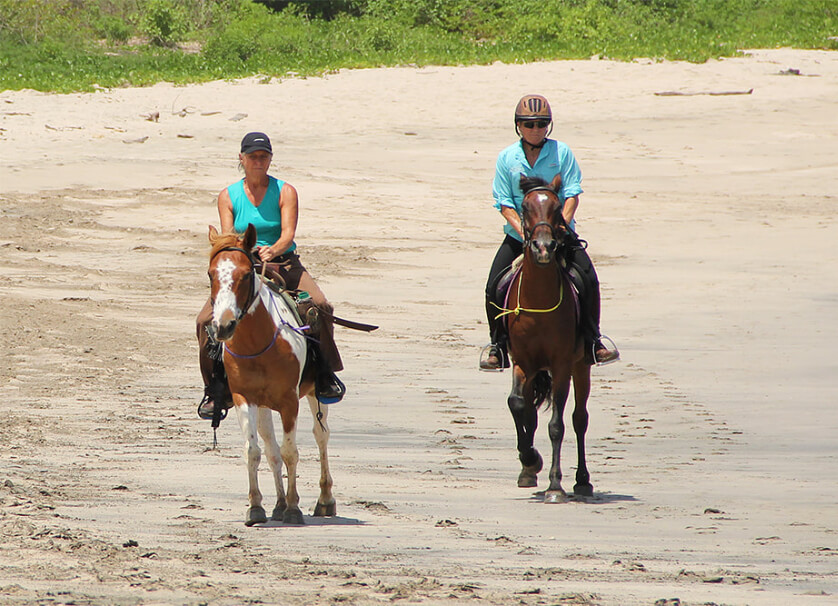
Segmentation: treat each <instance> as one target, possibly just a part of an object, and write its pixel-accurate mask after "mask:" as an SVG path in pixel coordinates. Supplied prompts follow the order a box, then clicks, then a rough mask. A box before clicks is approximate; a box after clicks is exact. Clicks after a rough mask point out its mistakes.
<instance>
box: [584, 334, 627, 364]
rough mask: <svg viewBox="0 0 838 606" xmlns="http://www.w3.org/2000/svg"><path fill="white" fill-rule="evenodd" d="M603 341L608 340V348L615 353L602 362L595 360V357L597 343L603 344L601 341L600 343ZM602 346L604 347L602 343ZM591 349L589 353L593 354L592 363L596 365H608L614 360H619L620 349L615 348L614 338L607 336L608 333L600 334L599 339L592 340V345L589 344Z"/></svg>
mask: <svg viewBox="0 0 838 606" xmlns="http://www.w3.org/2000/svg"><path fill="white" fill-rule="evenodd" d="M603 341H608V342H609V343H610V344H611V347H610V350H611V351H613V352H614V353H616V354H617V355H616V356H614V357H613V358H612V359H610V360H605V361H604V362H597V359H596V350H597V345H603V343H602V342H603ZM603 347H604V345H603ZM606 349H609V348H606ZM591 350H592V351H591V353H592V354H593V360H594V364H595V365H596V366H608V365H609V364H613V363H614V362H619V361H620V350H619V349H617V344H616V343H614V340H613V339H612V338H611V337H609V336H608V335H600V336H599V339H597V340H596V341H594V343H593V345H591Z"/></svg>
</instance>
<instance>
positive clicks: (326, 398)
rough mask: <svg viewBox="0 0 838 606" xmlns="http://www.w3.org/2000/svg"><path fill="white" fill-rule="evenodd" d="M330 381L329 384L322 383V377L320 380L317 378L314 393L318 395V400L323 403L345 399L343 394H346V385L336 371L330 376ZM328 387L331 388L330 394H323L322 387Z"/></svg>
mask: <svg viewBox="0 0 838 606" xmlns="http://www.w3.org/2000/svg"><path fill="white" fill-rule="evenodd" d="M328 382H329V385H322V383H323V379H322V378H321V379H320V380H315V382H314V394H315V396H316V397H317V401H318V402H320V403H321V404H337V403H338V402H340V401H341V400H343V396H345V395H346V385H344V384H343V381H341V380H340V379H339V378H338V376H337V375H336V374H335V373H331V376H329V377H328ZM326 387H329V388H331V393H330V394H329V395H323V394H322V393H321V389H325V388H326Z"/></svg>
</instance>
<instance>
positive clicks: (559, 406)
mask: <svg viewBox="0 0 838 606" xmlns="http://www.w3.org/2000/svg"><path fill="white" fill-rule="evenodd" d="M569 392H570V375H569V374H568V372H567V371H565V372H556V371H554V372H553V416H552V417H551V418H550V423H549V424H548V425H547V428H548V432H549V434H550V444H551V445H552V448H553V458H552V463H551V464H550V487H549V488H547V492H546V493H544V502H545V503H563V502H564V501H566V500H567V493H565V491H564V489H563V488H562V441H563V440H564V407H565V403H566V402H567V396H568V393H569Z"/></svg>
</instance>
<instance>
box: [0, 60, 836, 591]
mask: <svg viewBox="0 0 838 606" xmlns="http://www.w3.org/2000/svg"><path fill="white" fill-rule="evenodd" d="M789 70H797V73H794V72H789ZM530 92H539V93H542V94H544V95H546V96H547V97H548V98H549V99H550V100H551V102H552V104H553V108H554V113H555V117H556V120H555V130H554V132H553V136H554V137H555V138H558V139H560V140H562V141H565V142H566V143H568V144H569V145H570V146H571V148H572V149H573V150H574V152H575V153H576V156H577V158H578V160H579V162H580V164H581V167H582V170H583V175H584V182H583V187H584V188H585V193H584V194H583V196H582V199H581V205H580V209H579V212H578V214H577V219H578V223H579V225H578V229H579V232H580V233H581V235H582V236H583V237H584V238H585V239H586V240H588V241H589V243H590V248H589V252H590V253H591V256H592V258H593V259H594V261H595V263H596V265H597V268H598V271H599V276H600V280H601V282H602V293H603V299H604V303H603V307H604V311H603V322H602V328H603V331H604V332H605V333H607V334H608V335H609V336H611V337H612V338H613V339H614V340H615V341H616V342H617V344H618V345H619V347H620V350H621V352H622V361H621V362H620V363H618V364H614V365H610V366H606V367H602V368H595V369H594V371H593V390H592V394H591V398H590V402H589V409H590V411H591V422H590V429H589V431H588V439H587V443H588V462H589V467H590V470H591V475H592V482H593V484H594V491H595V493H594V496H593V497H592V498H590V499H572V500H570V501H569V502H567V503H563V504H557V505H549V504H545V503H543V502H542V499H541V498H540V495H539V493H538V489H519V488H517V486H516V478H517V474H518V470H519V464H518V461H517V453H516V451H515V435H514V428H513V424H512V419H511V416H510V414H509V411H508V410H507V406H506V397H507V394H508V392H509V388H510V384H511V375H510V373H509V372H505V373H494V374H493V373H481V372H478V371H477V358H478V353H479V350H480V348H481V347H482V346H483V345H484V344H485V343H486V341H487V329H486V323H485V318H484V313H483V295H482V292H483V286H484V281H485V278H486V274H487V272H488V268H489V264H490V262H491V259H492V257H493V255H494V252H495V249H496V247H497V245H498V244H499V242H500V240H501V237H502V236H501V220H500V216H499V214H498V213H497V212H496V211H495V210H494V209H493V208H492V205H491V179H492V175H493V171H494V162H495V158H496V155H497V152H498V151H499V150H500V149H501V148H503V147H504V146H506V145H508V144H509V143H511V142H512V141H513V140H514V137H515V135H514V131H513V127H512V114H513V108H514V106H515V102H516V101H517V99H518V98H519V97H520V96H521V95H523V94H525V93H530ZM660 93H664V94H660ZM719 93H729V94H719ZM836 99H838V53H835V52H818V51H796V50H786V49H777V50H770V51H749V52H747V53H746V54H745V56H743V57H739V58H733V59H724V60H720V61H710V62H707V63H705V64H700V65H694V64H688V63H655V62H652V61H645V60H640V61H634V62H630V63H616V62H611V61H601V60H590V61H561V62H545V63H533V64H527V65H503V64H495V65H490V66H478V67H403V68H396V69H373V70H359V71H342V72H339V73H335V74H329V75H326V76H324V77H322V78H308V79H286V80H281V81H280V80H277V79H267V78H261V79H260V78H252V79H247V80H241V81H234V82H212V83H207V84H202V85H190V86H179V87H176V86H172V85H170V84H160V85H156V86H152V87H148V88H139V89H119V90H105V89H103V90H100V91H97V92H95V93H92V94H71V95H54V94H42V93H38V92H34V91H20V92H11V91H5V92H2V93H0V159H1V160H2V161H1V162H0V184H2V187H1V188H0V191H2V193H0V199H2V206H1V207H0V213H2V214H0V217H2V221H0V301H2V305H3V310H2V313H1V314H0V329H2V333H0V334H2V335H3V337H4V342H5V343H6V344H7V350H6V353H5V354H4V355H3V356H2V358H0V395H1V396H2V402H3V404H2V408H1V409H0V410H2V420H0V461H2V467H0V536H2V541H0V603H3V604H213V605H215V604H219V605H222V604H224V605H226V604H253V603H264V604H289V605H298V604H358V605H367V604H388V603H403V604H448V603H454V602H459V601H463V602H469V603H480V604H504V605H506V604H522V605H536V604H548V605H556V604H595V605H621V606H622V605H633V604H647V605H652V604H656V605H668V606H673V605H675V604H679V603H680V604H683V605H687V604H737V605H738V604H777V605H787V604H807V605H808V604H816V605H819V606H820V605H825V604H834V603H836V600H838V597H836V596H838V515H837V514H836V512H838V507H836V506H838V459H837V457H836V436H838V414H836V412H835V405H836V402H837V401H838V397H836V396H838V380H836V376H838V362H836V353H838V351H836V343H838V263H836V260H837V259H836V256H838V254H836V253H838V245H837V244H836V241H838V228H836V223H835V221H834V219H833V215H834V213H835V210H836V205H838V117H836V116H838V114H836V109H835V107H836V104H835V100H836ZM250 130H262V131H265V132H267V133H269V134H270V135H271V137H272V138H273V141H274V148H275V156H274V163H273V169H272V172H273V174H275V175H276V176H279V177H281V178H285V179H287V180H288V181H289V182H291V183H292V184H293V185H295V187H296V188H297V190H298V191H299V193H300V200H301V212H302V214H301V220H300V225H299V230H298V238H297V243H298V245H299V249H300V252H301V255H302V258H303V261H304V263H305V264H306V265H307V266H308V268H309V269H310V271H311V272H312V274H313V275H314V276H315V277H316V278H317V279H318V281H319V283H320V285H321V287H322V288H323V290H324V291H325V292H326V293H327V295H328V297H329V299H330V300H331V301H332V303H333V304H334V305H335V308H336V311H337V313H338V314H339V315H341V316H343V317H346V318H349V319H354V320H358V321H361V322H368V323H373V324H377V325H379V326H380V329H379V330H378V331H376V332H374V333H370V334H366V333H361V332H356V331H352V330H347V329H343V328H338V329H337V335H336V338H337V341H338V344H339V346H340V348H341V351H342V354H343V358H344V361H345V364H346V370H345V371H344V372H343V373H341V376H342V378H343V379H344V381H345V383H346V384H347V386H348V389H349V393H348V395H347V397H346V398H345V400H344V401H343V402H341V403H340V404H337V405H334V406H332V408H331V413H330V415H331V416H330V422H331V428H332V439H331V443H330V453H331V463H332V473H333V476H334V479H335V494H336V498H337V501H338V505H337V507H338V515H337V517H335V518H331V519H315V518H313V517H312V516H311V515H310V514H311V512H312V508H313V506H314V501H315V498H316V495H317V479H318V476H317V459H316V447H315V444H314V440H313V437H312V435H311V419H310V417H309V416H308V414H307V412H306V414H304V415H302V416H301V421H300V428H299V434H298V438H299V447H300V454H301V466H300V478H299V481H300V490H301V494H302V506H303V510H304V513H305V514H306V515H305V518H306V519H305V521H306V525H305V526H303V527H293V526H284V525H282V524H279V523H270V524H267V525H265V526H255V527H252V528H246V527H245V526H244V524H243V521H244V512H245V508H246V505H247V501H246V484H247V480H246V476H245V466H244V459H243V456H242V455H243V439H242V437H241V433H240V430H239V428H238V424H237V421H236V419H235V415H231V416H230V418H228V419H227V420H225V421H224V422H223V423H222V425H221V427H220V428H219V431H218V448H217V449H212V448H211V446H212V439H213V434H212V430H211V429H210V425H209V422H207V421H202V420H200V419H198V417H197V416H196V414H195V408H196V405H197V403H198V400H199V399H200V395H201V383H200V377H199V374H198V367H197V345H196V343H195V339H194V324H193V320H194V316H195V314H196V313H197V311H198V309H199V308H200V306H201V305H202V303H203V301H204V300H205V298H206V296H207V292H208V283H207V278H206V274H205V272H206V266H207V257H206V253H207V250H208V245H207V236H206V234H207V226H208V225H209V224H216V225H217V223H218V219H217V215H216V210H215V203H214V201H215V196H216V195H217V193H218V191H219V190H220V189H221V188H222V187H225V186H226V185H227V184H228V183H230V182H232V181H234V180H235V179H237V178H238V175H239V174H238V173H237V170H236V163H237V160H236V156H237V151H238V143H239V141H240V139H241V136H242V135H243V134H244V133H245V132H247V131H250ZM303 410H304V412H305V408H304V409H303ZM547 418H548V417H547V416H546V414H543V415H542V423H541V427H540V428H539V431H538V434H537V436H536V443H537V445H538V447H539V448H540V449H541V451H542V453H545V454H546V453H547V452H548V451H549V447H548V444H549V439H548V436H547V428H546V424H547ZM574 451H575V439H574V437H573V435H572V432H568V436H567V438H566V441H565V448H564V459H563V461H564V466H563V468H564V475H565V487H566V488H568V489H570V488H571V486H572V477H573V472H574V469H575V456H574ZM263 469H265V471H264V472H263V474H262V478H261V479H262V486H263V490H264V492H265V496H266V502H267V503H271V502H272V499H273V498H274V495H273V492H272V490H273V487H272V485H271V482H270V481H269V476H268V474H267V471H266V464H265V462H264V461H263ZM546 485H547V478H546V472H543V473H542V474H541V477H540V486H539V489H541V490H543V489H544V488H546Z"/></svg>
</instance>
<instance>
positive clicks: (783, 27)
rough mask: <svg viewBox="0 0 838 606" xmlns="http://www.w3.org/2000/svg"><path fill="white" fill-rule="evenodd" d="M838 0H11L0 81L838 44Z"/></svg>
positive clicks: (3, 3) (706, 55)
mask: <svg viewBox="0 0 838 606" xmlns="http://www.w3.org/2000/svg"><path fill="white" fill-rule="evenodd" d="M836 36H838V0H299V1H297V2H288V1H284V0H260V1H259V2H257V1H256V0H0V90H6V89H13V90H17V89H22V88H33V89H36V90H42V91H57V92H69V91H79V90H92V89H93V88H95V87H96V86H101V87H116V86H142V85H148V84H153V83H154V82H158V81H161V80H166V81H171V82H178V83H184V82H197V81H205V80H212V79H219V78H237V77H244V76H249V75H256V74H259V75H264V76H284V75H287V74H289V73H296V74H301V75H312V74H320V73H324V72H328V71H331V70H336V69H340V68H347V67H348V68H353V67H355V68H357V67H375V66H382V65H406V64H415V65H428V64H442V65H455V64H474V63H491V62H493V61H504V62H510V63H511V62H525V61H535V60H547V59H571V58H573V59H578V58H587V57H590V56H592V55H599V56H601V57H607V58H612V59H618V60H629V59H632V58H634V57H651V58H654V59H670V60H686V61H693V62H701V61H706V60H707V59H710V58H714V57H721V56H730V55H733V54H735V53H736V52H737V51H738V49H745V48H772V47H778V46H791V47H797V48H820V49H832V50H838V41H837V40H836V39H835V37H836Z"/></svg>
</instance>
